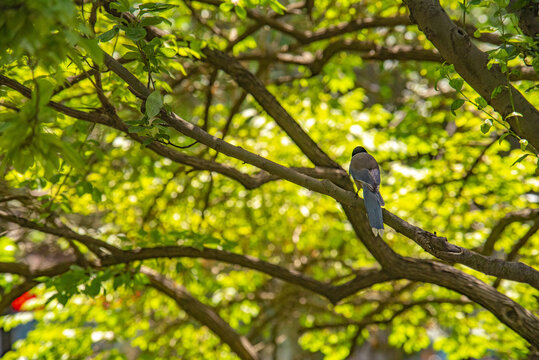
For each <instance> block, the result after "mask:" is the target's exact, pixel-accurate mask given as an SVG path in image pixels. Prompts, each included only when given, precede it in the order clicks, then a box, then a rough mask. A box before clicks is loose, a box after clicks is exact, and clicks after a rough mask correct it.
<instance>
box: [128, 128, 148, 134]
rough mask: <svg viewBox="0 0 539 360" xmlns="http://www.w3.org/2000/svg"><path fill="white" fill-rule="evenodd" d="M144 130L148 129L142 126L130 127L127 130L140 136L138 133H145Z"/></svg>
mask: <svg viewBox="0 0 539 360" xmlns="http://www.w3.org/2000/svg"><path fill="white" fill-rule="evenodd" d="M144 130H146V128H145V127H142V126H130V127H128V128H127V131H128V132H129V133H130V134H138V133H141V132H143V131H144Z"/></svg>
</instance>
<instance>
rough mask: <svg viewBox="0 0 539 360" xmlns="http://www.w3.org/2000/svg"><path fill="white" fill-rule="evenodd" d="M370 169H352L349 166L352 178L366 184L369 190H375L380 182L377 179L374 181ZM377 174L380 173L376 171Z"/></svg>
mask: <svg viewBox="0 0 539 360" xmlns="http://www.w3.org/2000/svg"><path fill="white" fill-rule="evenodd" d="M371 171H372V170H369V169H365V168H363V169H352V168H350V175H352V177H353V178H354V180H357V181H359V182H361V184H363V185H364V186H366V187H367V188H368V189H369V190H370V191H372V192H375V191H376V189H377V187H378V184H379V183H380V182H379V180H378V183H376V180H375V179H374V177H373V176H372V175H371ZM378 176H380V174H379V173H378Z"/></svg>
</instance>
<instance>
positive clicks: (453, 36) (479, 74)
mask: <svg viewBox="0 0 539 360" xmlns="http://www.w3.org/2000/svg"><path fill="white" fill-rule="evenodd" d="M405 3H406V5H407V6H408V9H409V10H410V14H411V16H412V17H413V20H414V21H415V22H417V24H418V26H419V28H420V29H421V31H423V33H425V35H426V36H427V38H428V39H429V40H430V41H431V42H432V43H433V44H434V46H435V47H436V48H437V49H438V51H439V52H440V54H441V55H442V56H443V58H444V59H446V60H447V61H448V62H450V63H452V64H453V65H454V66H455V70H456V71H457V72H458V73H459V74H460V76H462V78H463V79H464V80H466V82H467V83H468V84H469V85H470V86H471V87H472V88H473V89H474V90H475V91H477V92H478V93H479V94H480V95H481V96H482V97H483V98H485V100H487V102H488V103H489V104H490V105H491V106H492V107H493V108H494V110H496V111H497V112H498V113H500V114H501V115H502V116H503V117H504V118H506V117H507V116H508V115H509V114H511V113H512V112H514V111H516V112H519V113H520V114H522V117H514V116H513V117H509V118H507V120H508V121H509V124H510V125H511V129H512V130H513V131H514V132H515V133H517V134H518V135H519V136H520V137H522V138H524V139H527V140H528V141H529V143H530V144H531V145H533V147H535V149H539V111H538V110H537V109H536V108H535V107H534V106H533V105H532V104H530V103H529V102H528V100H526V98H524V96H522V94H521V93H520V92H519V91H517V90H516V89H515V88H513V87H512V86H511V84H510V83H508V81H507V77H506V76H505V74H503V73H502V72H501V71H500V68H499V67H498V66H493V67H492V68H491V69H490V70H489V69H488V68H487V63H488V61H489V60H488V55H487V54H486V53H484V52H482V51H481V50H479V49H478V48H477V46H475V45H474V44H473V43H472V42H471V40H470V37H469V35H468V34H467V33H466V32H465V31H464V30H462V29H461V28H459V27H457V26H456V25H455V23H453V21H451V19H450V18H449V16H448V15H447V13H446V12H445V11H444V9H443V8H442V7H441V6H440V3H439V1H438V0H406V2H405ZM498 86H501V87H502V88H503V91H502V92H501V93H500V94H498V95H497V96H496V97H494V98H492V97H491V94H492V92H493V91H494V89H495V88H497V87H498ZM509 91H511V94H510V93H509ZM513 105H514V106H513Z"/></svg>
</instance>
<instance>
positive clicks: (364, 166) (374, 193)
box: [348, 146, 385, 237]
mask: <svg viewBox="0 0 539 360" xmlns="http://www.w3.org/2000/svg"><path fill="white" fill-rule="evenodd" d="M348 172H349V173H350V175H351V176H352V178H353V179H354V182H355V183H356V186H357V191H358V192H359V190H360V189H361V188H363V200H364V201H365V208H366V209H367V216H368V218H369V224H370V225H371V229H372V232H373V233H374V236H377V235H378V236H380V237H382V236H383V235H384V219H383V217H382V206H384V205H385V203H384V199H383V198H382V195H381V194H380V168H379V167H378V163H377V162H376V159H374V157H373V156H372V155H371V154H369V153H368V152H367V150H365V148H364V147H362V146H357V147H356V148H355V149H354V151H352V160H350V168H349V171H348ZM356 194H357V193H356Z"/></svg>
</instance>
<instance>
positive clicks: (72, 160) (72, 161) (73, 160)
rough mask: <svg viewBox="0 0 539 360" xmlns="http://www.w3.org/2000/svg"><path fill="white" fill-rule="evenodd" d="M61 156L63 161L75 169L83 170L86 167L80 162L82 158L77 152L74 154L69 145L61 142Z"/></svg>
mask: <svg viewBox="0 0 539 360" xmlns="http://www.w3.org/2000/svg"><path fill="white" fill-rule="evenodd" d="M61 144H62V145H61V146H62V155H63V156H64V158H65V160H66V161H67V162H68V163H69V165H71V166H73V167H75V168H77V169H83V168H84V166H85V165H86V164H85V163H84V161H83V160H82V157H81V156H80V154H79V153H78V152H76V151H75V150H74V149H73V148H72V147H71V145H70V144H69V143H67V142H62V143H61Z"/></svg>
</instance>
